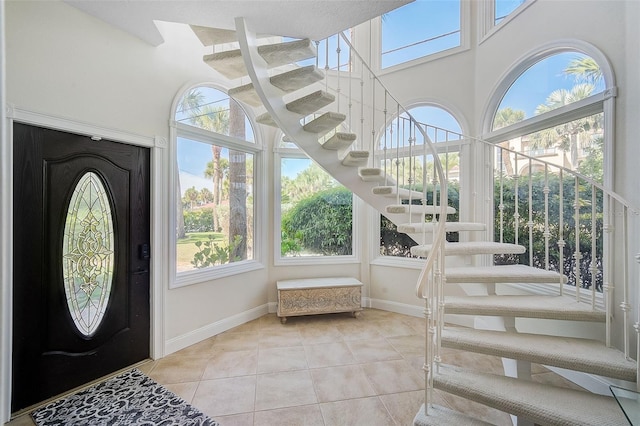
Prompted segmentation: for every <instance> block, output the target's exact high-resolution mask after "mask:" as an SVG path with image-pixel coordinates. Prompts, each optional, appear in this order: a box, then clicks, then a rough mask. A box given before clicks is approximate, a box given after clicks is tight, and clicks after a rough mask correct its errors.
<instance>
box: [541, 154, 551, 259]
mask: <svg viewBox="0 0 640 426" xmlns="http://www.w3.org/2000/svg"><path fill="white" fill-rule="evenodd" d="M543 192H544V269H546V270H547V271H548V270H549V238H550V237H551V232H549V165H548V164H545V165H544V190H543Z"/></svg>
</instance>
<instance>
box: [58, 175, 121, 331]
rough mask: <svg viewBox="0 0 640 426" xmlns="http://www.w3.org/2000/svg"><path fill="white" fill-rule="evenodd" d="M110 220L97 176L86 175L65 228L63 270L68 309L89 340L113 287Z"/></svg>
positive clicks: (102, 314) (77, 192)
mask: <svg viewBox="0 0 640 426" xmlns="http://www.w3.org/2000/svg"><path fill="white" fill-rule="evenodd" d="M113 239H114V234H113V220H112V217H111V207H110V205H109V200H108V198H107V194H106V190H105V187H104V185H103V184H102V180H101V179H100V177H99V176H98V175H97V174H95V173H93V172H87V173H86V174H84V175H83V176H82V178H80V181H79V182H78V185H77V186H76V188H75V189H74V191H73V195H72V196H71V202H70V203H69V210H68V211H67V218H66V221H65V228H64V240H63V243H62V244H63V247H62V258H63V259H62V264H63V267H62V270H63V275H64V288H65V293H66V296H67V306H68V308H69V312H70V313H71V317H72V318H73V321H74V323H75V325H76V327H77V328H78V330H79V331H80V332H81V333H82V334H84V335H85V336H87V337H89V336H91V335H93V334H94V333H95V331H96V330H97V329H98V327H99V326H100V323H101V322H102V318H103V317H104V313H105V311H106V308H107V303H108V302H109V294H110V293H111V286H112V284H113V270H114V254H113Z"/></svg>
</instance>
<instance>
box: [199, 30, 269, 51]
mask: <svg viewBox="0 0 640 426" xmlns="http://www.w3.org/2000/svg"><path fill="white" fill-rule="evenodd" d="M189 26H190V27H191V30H192V31H193V32H194V34H195V35H196V37H198V40H200V42H201V43H202V45H203V46H214V45H216V44H224V43H233V42H235V41H238V35H237V34H236V30H224V29H222V28H211V27H202V26H200V25H189ZM256 37H257V38H264V37H271V36H270V35H268V34H256Z"/></svg>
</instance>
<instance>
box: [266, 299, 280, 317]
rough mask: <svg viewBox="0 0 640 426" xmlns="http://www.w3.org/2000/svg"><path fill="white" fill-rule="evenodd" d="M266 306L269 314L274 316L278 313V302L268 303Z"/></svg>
mask: <svg viewBox="0 0 640 426" xmlns="http://www.w3.org/2000/svg"><path fill="white" fill-rule="evenodd" d="M267 306H269V313H270V314H275V313H276V312H278V302H269V303H267Z"/></svg>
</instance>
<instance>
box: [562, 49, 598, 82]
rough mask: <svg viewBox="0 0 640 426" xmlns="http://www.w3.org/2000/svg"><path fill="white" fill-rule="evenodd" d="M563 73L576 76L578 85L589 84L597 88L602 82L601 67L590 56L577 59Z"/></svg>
mask: <svg viewBox="0 0 640 426" xmlns="http://www.w3.org/2000/svg"><path fill="white" fill-rule="evenodd" d="M563 73H564V74H565V75H572V76H574V78H575V79H576V82H577V83H589V84H592V85H594V86H595V85H597V84H598V83H599V82H600V80H602V70H601V69H600V66H599V65H598V63H597V62H596V61H594V60H593V58H591V57H589V56H585V57H579V58H575V59H574V60H572V61H571V62H570V63H569V65H567V68H565V69H564V71H563Z"/></svg>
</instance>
